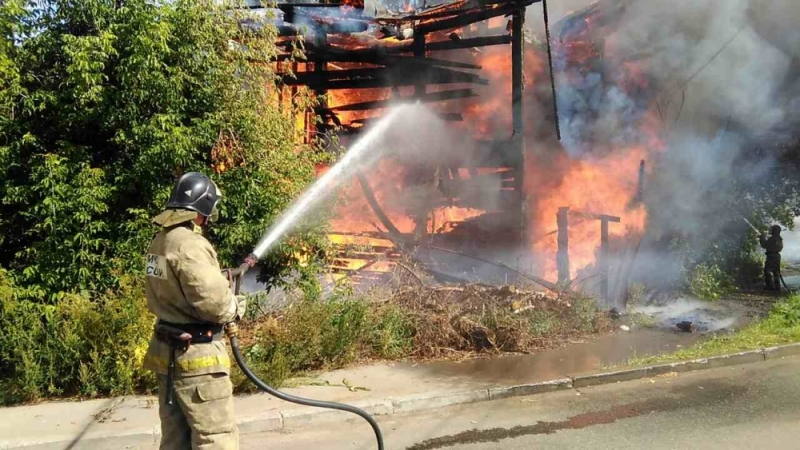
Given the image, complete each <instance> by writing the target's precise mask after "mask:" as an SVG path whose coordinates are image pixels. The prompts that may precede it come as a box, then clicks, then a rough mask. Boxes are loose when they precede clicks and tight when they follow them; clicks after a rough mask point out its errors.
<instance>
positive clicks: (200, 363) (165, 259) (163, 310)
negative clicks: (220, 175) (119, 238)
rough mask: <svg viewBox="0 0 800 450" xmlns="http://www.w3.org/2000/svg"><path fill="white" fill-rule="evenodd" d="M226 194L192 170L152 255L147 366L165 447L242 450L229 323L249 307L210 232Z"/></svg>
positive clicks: (162, 217)
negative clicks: (226, 334)
mask: <svg viewBox="0 0 800 450" xmlns="http://www.w3.org/2000/svg"><path fill="white" fill-rule="evenodd" d="M221 197H222V193H221V192H220V191H219V189H218V188H217V186H216V184H214V182H213V181H211V179H210V178H208V177H207V176H205V175H203V174H200V173H197V172H190V173H187V174H185V175H183V176H181V177H180V178H179V179H178V181H177V182H176V183H175V186H174V188H173V190H172V195H171V196H170V199H169V201H168V203H167V207H166V208H165V210H164V211H163V212H162V213H161V214H159V215H158V216H156V217H155V218H154V219H153V223H155V224H156V225H158V226H160V227H161V230H160V231H159V232H158V234H157V235H156V237H155V238H154V239H153V241H152V243H151V244H150V250H149V252H148V255H147V259H146V275H147V276H146V277H145V279H146V284H145V289H146V295H147V307H148V309H149V310H150V311H151V312H152V313H153V314H155V316H156V317H157V319H158V321H157V322H156V327H155V333H154V335H153V338H152V339H151V340H150V346H149V348H148V350H147V354H146V356H145V368H147V369H149V370H153V371H154V372H155V373H156V375H157V377H158V391H159V393H158V396H159V417H160V419H161V447H160V448H161V450H189V449H192V450H200V449H202V450H236V449H238V448H239V433H238V429H237V427H236V421H235V419H234V412H233V396H232V394H233V386H232V384H231V381H230V366H231V362H230V358H229V357H228V352H227V350H226V348H225V343H224V341H223V340H222V337H223V325H224V324H226V323H228V322H231V321H235V320H238V319H239V318H240V317H241V316H242V315H243V314H244V311H245V306H246V302H245V301H244V297H238V296H234V295H233V292H232V291H231V284H230V282H229V280H228V279H227V278H226V277H225V276H224V275H222V273H221V270H220V266H219V263H218V262H217V254H216V252H215V251H214V249H213V248H212V247H211V244H210V243H209V242H208V240H206V238H204V237H203V235H202V233H203V229H204V228H206V227H207V226H208V224H209V223H210V222H211V221H213V219H214V218H215V217H216V216H217V204H218V202H219V201H220V198H221Z"/></svg>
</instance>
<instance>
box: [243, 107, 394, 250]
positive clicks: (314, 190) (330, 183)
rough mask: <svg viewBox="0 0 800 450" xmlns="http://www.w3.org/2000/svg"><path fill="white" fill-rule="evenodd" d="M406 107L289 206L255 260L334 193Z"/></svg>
mask: <svg viewBox="0 0 800 450" xmlns="http://www.w3.org/2000/svg"><path fill="white" fill-rule="evenodd" d="M408 106H409V105H398V106H396V107H393V108H391V110H390V111H389V113H388V114H386V115H385V116H383V117H382V118H381V120H380V121H378V122H377V123H376V124H375V126H374V127H373V128H372V129H371V130H370V131H369V132H367V133H366V134H364V135H363V136H362V137H361V138H360V139H359V140H358V141H357V142H356V143H355V144H354V145H353V146H352V147H351V148H350V150H348V151H347V153H345V155H344V157H343V158H342V159H341V160H339V162H337V163H336V164H335V165H334V166H333V167H331V169H330V170H328V172H326V173H325V175H323V176H322V177H320V178H319V179H318V180H317V181H316V182H315V183H314V184H313V185H311V188H310V189H309V190H308V191H306V192H305V193H304V194H303V195H302V196H301V197H300V199H299V200H298V201H297V203H295V204H294V205H293V206H291V207H290V208H289V210H288V211H287V212H286V213H285V214H284V215H283V216H281V217H280V218H279V219H278V222H277V223H276V224H275V225H273V226H272V227H271V228H270V229H269V230H267V232H266V233H265V234H264V236H263V237H262V238H261V241H259V242H258V245H256V248H255V250H253V255H254V256H255V257H256V258H260V257H262V256H264V253H265V252H266V251H267V250H269V248H270V247H271V246H272V245H273V244H275V242H277V240H278V239H279V238H280V237H282V236H283V235H284V234H285V233H286V232H287V231H289V229H290V228H291V227H292V226H293V225H294V224H295V222H296V221H297V220H298V219H300V217H302V216H303V214H305V213H306V212H308V211H309V210H310V209H311V208H312V207H314V206H315V205H316V204H317V202H319V201H320V200H322V199H323V198H325V197H326V196H327V195H328V194H330V193H331V192H332V191H333V189H334V188H336V187H337V186H338V185H339V184H340V183H341V182H342V181H343V179H344V178H345V175H347V171H348V169H351V166H353V165H354V164H355V163H356V162H357V161H358V160H359V159H360V158H361V156H362V155H363V154H364V152H365V151H367V149H369V148H370V147H371V144H372V143H374V142H375V140H376V139H377V138H378V137H379V136H381V135H382V134H383V132H384V131H386V129H387V128H388V127H389V125H390V124H391V123H392V122H393V121H394V119H395V117H397V115H398V114H400V112H402V111H403V110H405V109H406V108H408Z"/></svg>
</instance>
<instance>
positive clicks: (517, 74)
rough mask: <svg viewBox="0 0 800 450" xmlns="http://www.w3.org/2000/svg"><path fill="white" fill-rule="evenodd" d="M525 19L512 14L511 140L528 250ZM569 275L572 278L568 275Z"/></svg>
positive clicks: (521, 11) (520, 13)
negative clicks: (524, 91) (524, 63)
mask: <svg viewBox="0 0 800 450" xmlns="http://www.w3.org/2000/svg"><path fill="white" fill-rule="evenodd" d="M524 20H525V8H520V9H517V10H516V11H514V14H513V15H512V23H511V26H512V29H511V115H512V119H513V120H512V127H513V128H512V132H511V138H512V140H513V142H514V146H513V150H512V151H513V152H514V157H513V161H516V164H515V167H514V190H515V191H516V193H517V198H518V199H519V211H520V217H521V221H520V223H519V227H520V228H519V233H520V234H519V237H520V239H521V242H523V243H524V244H525V246H526V247H529V246H530V243H529V242H528V238H529V236H530V233H528V232H527V220H526V219H527V212H526V207H525V205H526V204H527V201H526V198H525V193H524V184H523V183H524V182H523V177H524V173H525V129H524V126H525V125H524V120H523V118H524V108H523V102H522V98H523V97H522V89H523V81H522V77H523V72H522V69H523V56H524V44H525V39H524V36H523V29H522V25H523V22H524ZM568 276H569V275H568Z"/></svg>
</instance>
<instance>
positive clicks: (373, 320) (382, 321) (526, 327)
mask: <svg viewBox="0 0 800 450" xmlns="http://www.w3.org/2000/svg"><path fill="white" fill-rule="evenodd" d="M604 318H605V315H604V314H598V313H597V307H596V304H595V302H594V300H593V299H591V298H572V299H569V300H566V299H555V298H552V297H549V296H546V295H544V294H542V293H535V292H526V291H521V290H518V289H516V288H514V287H502V288H492V287H486V286H458V287H438V288H433V287H424V286H414V287H409V286H405V287H403V288H402V289H399V290H396V291H392V292H387V291H376V292H373V293H370V294H366V295H363V296H357V297H353V296H351V295H342V296H338V297H334V298H333V299H328V300H324V301H322V300H310V299H304V300H299V301H296V302H294V303H293V304H292V305H291V307H290V308H289V309H287V310H285V311H284V312H282V313H281V314H280V315H271V316H268V317H262V318H261V319H259V320H257V321H251V322H249V323H244V324H242V329H243V332H244V334H243V339H242V341H243V345H244V347H245V356H246V358H247V360H248V365H250V366H251V368H252V369H253V370H254V372H255V373H256V374H258V376H259V377H260V378H262V379H263V380H264V381H266V382H267V383H269V384H271V385H275V386H280V385H281V384H282V383H283V382H284V381H286V380H287V379H289V378H294V377H297V376H303V375H305V374H307V373H309V372H312V371H316V370H330V369H336V368H341V367H344V366H347V365H349V364H353V363H357V362H365V361H370V360H402V359H434V358H452V357H464V356H469V355H471V354H478V353H488V354H497V353H503V352H514V353H520V352H531V351H535V350H539V349H543V348H548V347H553V346H557V345H560V344H563V343H564V342H567V341H568V340H569V339H571V338H573V337H575V336H578V335H582V334H586V333H591V332H594V331H598V330H601V329H603V328H605V327H606V325H605V320H604ZM233 380H234V384H235V385H236V386H237V389H239V391H240V392H247V391H250V390H252V389H253V387H252V385H251V383H249V382H248V381H247V380H246V379H245V378H244V377H243V375H242V374H241V373H239V372H238V369H235V370H234V376H233Z"/></svg>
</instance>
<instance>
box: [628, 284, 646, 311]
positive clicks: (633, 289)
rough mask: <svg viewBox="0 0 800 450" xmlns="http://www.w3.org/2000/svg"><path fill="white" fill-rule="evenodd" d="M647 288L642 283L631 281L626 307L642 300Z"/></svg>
mask: <svg viewBox="0 0 800 450" xmlns="http://www.w3.org/2000/svg"><path fill="white" fill-rule="evenodd" d="M646 292H647V288H646V287H645V285H644V284H642V283H631V285H630V287H629V288H628V307H633V306H636V305H638V304H640V303H641V302H642V300H644V296H645V293H646Z"/></svg>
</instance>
